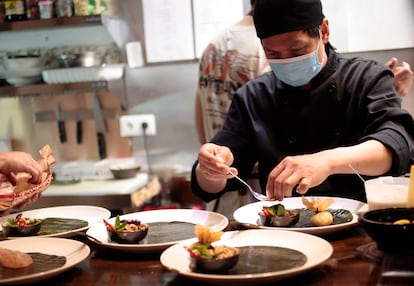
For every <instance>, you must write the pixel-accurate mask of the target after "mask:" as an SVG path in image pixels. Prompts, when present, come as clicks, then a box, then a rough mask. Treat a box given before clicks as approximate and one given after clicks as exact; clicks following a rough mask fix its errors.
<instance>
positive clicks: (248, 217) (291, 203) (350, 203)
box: [233, 196, 366, 234]
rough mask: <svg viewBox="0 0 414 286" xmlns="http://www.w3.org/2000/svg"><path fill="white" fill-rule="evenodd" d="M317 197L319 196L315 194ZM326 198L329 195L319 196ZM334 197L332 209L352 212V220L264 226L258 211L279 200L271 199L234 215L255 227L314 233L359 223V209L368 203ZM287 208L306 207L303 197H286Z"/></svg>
mask: <svg viewBox="0 0 414 286" xmlns="http://www.w3.org/2000/svg"><path fill="white" fill-rule="evenodd" d="M315 198H318V197H316V196H315ZM319 198H323V199H326V198H328V197H319ZM332 198H333V199H334V203H333V204H332V205H330V206H329V208H330V209H345V210H348V211H350V212H351V213H352V216H353V218H352V221H350V222H346V223H341V224H335V225H328V226H317V227H316V226H315V227H270V226H262V225H258V223H257V220H258V219H259V215H258V213H259V212H260V211H261V210H262V208H263V206H271V205H274V204H276V203H277V202H271V201H263V202H262V201H261V202H255V203H251V204H248V205H245V206H242V207H240V208H238V209H237V210H236V211H235V212H234V213H233V217H234V219H235V220H237V221H238V222H240V223H245V224H250V225H254V226H255V227H260V228H264V229H275V228H277V229H285V230H294V231H300V232H305V233H312V234H326V233H331V232H335V231H339V230H342V229H346V228H350V227H352V226H354V225H355V224H357V223H358V216H357V213H358V211H359V210H360V209H361V208H362V207H364V206H365V205H366V204H365V203H363V202H360V201H356V200H351V199H346V198H338V197H332ZM281 203H282V204H283V205H284V206H285V208H287V209H295V208H305V206H304V205H303V203H302V198H301V197H292V198H285V199H283V201H282V202H281Z"/></svg>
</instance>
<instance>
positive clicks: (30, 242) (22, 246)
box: [0, 237, 90, 284]
mask: <svg viewBox="0 0 414 286" xmlns="http://www.w3.org/2000/svg"><path fill="white" fill-rule="evenodd" d="M0 247H4V248H8V249H12V250H19V251H22V252H26V253H27V252H40V253H43V254H49V255H58V256H65V257H66V263H65V264H64V265H63V266H61V267H58V268H55V269H52V270H48V271H43V272H40V273H35V274H28V275H21V276H16V277H13V278H5V279H1V278H0V284H23V283H34V282H38V281H40V280H44V279H46V278H49V277H52V276H55V275H57V274H59V273H62V272H63V271H66V270H68V269H69V268H72V267H74V266H76V265H77V264H79V263H80V262H82V261H83V260H85V259H86V258H87V257H88V256H89V253H90V248H89V246H87V245H86V244H84V243H83V242H80V241H76V240H71V239H64V238H54V237H47V238H39V237H25V238H22V239H15V240H5V241H1V242H0Z"/></svg>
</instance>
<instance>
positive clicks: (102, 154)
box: [96, 132, 106, 159]
mask: <svg viewBox="0 0 414 286" xmlns="http://www.w3.org/2000/svg"><path fill="white" fill-rule="evenodd" d="M96 136H97V139H98V151H99V158H100V159H105V158H106V143H105V135H104V134H103V133H101V132H98V133H97V134H96Z"/></svg>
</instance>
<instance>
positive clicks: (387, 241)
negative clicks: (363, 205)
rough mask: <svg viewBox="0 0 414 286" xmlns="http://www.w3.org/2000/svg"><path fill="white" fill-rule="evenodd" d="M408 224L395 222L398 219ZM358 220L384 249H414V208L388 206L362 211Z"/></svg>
mask: <svg viewBox="0 0 414 286" xmlns="http://www.w3.org/2000/svg"><path fill="white" fill-rule="evenodd" d="M403 219H404V220H408V221H410V223H407V224H395V222H396V221H398V220H403ZM358 220H359V222H360V223H361V225H362V226H363V227H364V229H365V230H366V232H367V233H368V235H369V236H370V237H371V238H372V239H373V240H374V241H375V242H376V243H377V247H378V249H380V250H382V251H407V250H414V243H413V241H414V223H413V222H414V208H386V209H377V210H372V211H368V212H366V213H362V214H360V215H359V216H358Z"/></svg>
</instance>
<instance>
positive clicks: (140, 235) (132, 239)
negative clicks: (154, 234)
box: [106, 221, 148, 244]
mask: <svg viewBox="0 0 414 286" xmlns="http://www.w3.org/2000/svg"><path fill="white" fill-rule="evenodd" d="M121 222H124V221H121ZM126 222H127V223H135V222H136V221H126ZM139 225H140V229H139V230H137V231H111V230H108V229H107V230H106V231H107V233H108V235H109V238H110V239H111V240H112V241H115V242H117V243H122V244H135V243H139V242H140V241H141V240H143V239H144V238H145V237H146V236H147V234H148V225H147V224H145V223H139Z"/></svg>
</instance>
